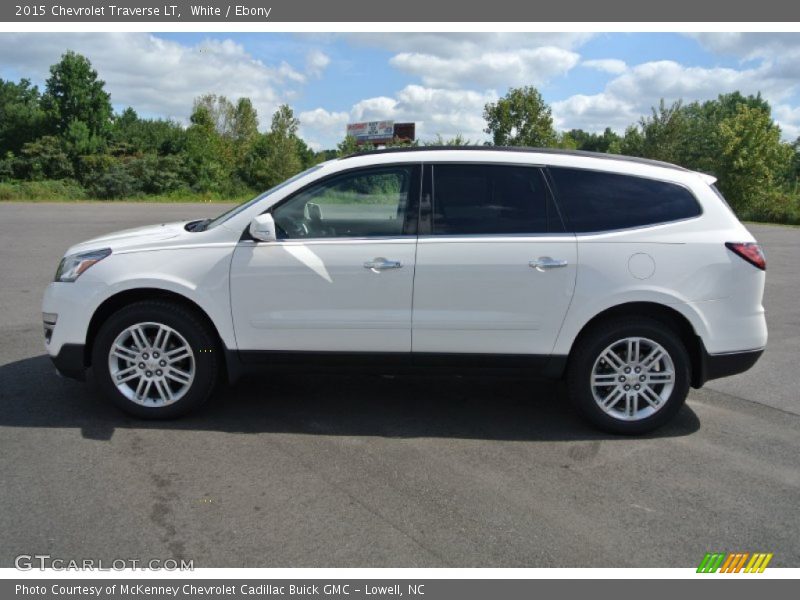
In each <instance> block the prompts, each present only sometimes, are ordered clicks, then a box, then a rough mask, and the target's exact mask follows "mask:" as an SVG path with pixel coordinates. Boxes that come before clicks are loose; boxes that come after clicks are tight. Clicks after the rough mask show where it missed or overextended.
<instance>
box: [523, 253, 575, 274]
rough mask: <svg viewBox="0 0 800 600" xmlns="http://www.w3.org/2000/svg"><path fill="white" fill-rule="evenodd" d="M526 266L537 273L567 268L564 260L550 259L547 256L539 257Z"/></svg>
mask: <svg viewBox="0 0 800 600" xmlns="http://www.w3.org/2000/svg"><path fill="white" fill-rule="evenodd" d="M528 266H529V267H531V268H532V269H536V270H537V271H547V270H548V269H559V268H561V267H566V266H567V261H566V260H560V259H556V258H550V257H549V256H540V257H539V258H537V259H536V260H532V261H531V262H529V263H528Z"/></svg>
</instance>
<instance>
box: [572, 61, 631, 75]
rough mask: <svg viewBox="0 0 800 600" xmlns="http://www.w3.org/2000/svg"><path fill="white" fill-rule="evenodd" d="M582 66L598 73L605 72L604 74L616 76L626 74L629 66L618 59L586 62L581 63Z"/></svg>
mask: <svg viewBox="0 0 800 600" xmlns="http://www.w3.org/2000/svg"><path fill="white" fill-rule="evenodd" d="M581 66H582V67H588V68H589V69H595V70H597V71H603V72H604V73H613V74H615V75H619V74H620V73H624V72H625V71H626V70H627V69H628V65H626V64H625V61H624V60H619V59H617V58H600V59H595V60H585V61H583V62H582V63H581Z"/></svg>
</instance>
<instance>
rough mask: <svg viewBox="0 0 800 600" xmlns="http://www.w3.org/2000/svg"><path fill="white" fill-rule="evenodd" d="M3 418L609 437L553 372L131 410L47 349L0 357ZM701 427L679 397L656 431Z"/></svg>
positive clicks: (20, 422) (296, 384)
mask: <svg viewBox="0 0 800 600" xmlns="http://www.w3.org/2000/svg"><path fill="white" fill-rule="evenodd" d="M0 426H5V427H53V428H65V427H73V428H76V429H80V430H81V433H82V435H83V436H84V437H85V438H90V439H94V440H109V439H111V437H112V436H113V434H114V430H115V429H117V428H137V429H175V430H198V431H204V430H208V431H222V432H237V433H270V432H279V433H296V434H311V435H333V436H381V437H399V438H415V437H444V438H464V439H487V440H507V441H535V440H551V441H558V440H562V441H577V440H599V439H609V438H613V437H614V436H611V435H607V434H603V433H601V432H598V431H596V430H594V429H593V428H591V427H590V426H588V425H586V424H585V423H584V422H583V421H582V420H581V419H579V418H578V417H577V416H576V414H575V413H574V411H573V410H572V409H571V408H570V407H569V405H568V404H567V402H566V400H565V399H564V397H563V393H562V392H561V391H560V389H559V386H558V385H557V384H555V383H552V382H540V381H531V380H525V379H519V378H518V379H510V378H497V377H491V378H490V377H444V376H442V377H431V376H416V375H415V376H410V375H405V376H397V377H388V376H376V375H351V376H345V375H324V374H310V373H302V372H294V373H286V374H275V373H269V374H265V375H264V376H262V377H257V376H250V377H248V378H245V379H243V380H242V381H240V382H239V383H238V384H237V385H235V386H233V387H228V386H221V388H220V389H219V391H218V392H217V393H216V395H215V397H214V398H212V400H211V401H210V402H209V404H208V405H206V406H204V407H203V408H201V409H200V410H199V411H198V412H196V413H194V414H192V415H189V416H187V417H184V418H182V419H175V420H170V421H144V420H140V419H135V418H132V417H128V416H126V415H124V414H123V413H121V412H119V411H118V410H117V409H116V408H115V407H113V406H111V405H110V404H109V403H108V402H107V401H105V400H103V399H102V398H101V397H100V396H99V394H98V392H96V391H95V390H94V387H93V386H91V385H90V384H84V383H79V382H74V381H70V380H66V379H62V378H60V377H58V376H57V375H56V374H55V373H54V370H53V366H52V363H51V362H50V360H49V358H47V357H46V356H37V357H35V358H29V359H25V360H20V361H16V362H12V363H8V364H5V365H0ZM697 429H699V421H698V419H697V416H696V415H695V413H694V412H693V411H692V410H691V408H689V407H688V406H685V407H684V408H683V409H682V410H681V412H680V413H679V414H678V416H677V417H676V418H675V419H674V420H673V421H672V422H671V423H669V424H668V425H667V426H665V427H663V428H661V429H660V430H658V431H656V432H654V433H653V434H651V436H652V437H675V436H683V435H688V434H691V433H693V432H694V431H696V430H697Z"/></svg>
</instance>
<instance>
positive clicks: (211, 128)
mask: <svg viewBox="0 0 800 600" xmlns="http://www.w3.org/2000/svg"><path fill="white" fill-rule="evenodd" d="M190 120H191V125H190V126H189V128H188V130H187V132H186V136H187V137H186V163H187V168H188V169H189V173H190V179H191V186H192V189H194V190H196V191H199V192H216V193H224V192H226V191H229V190H230V187H231V171H232V168H231V167H232V161H231V156H230V154H229V152H228V149H229V146H228V145H227V144H226V143H225V140H223V138H222V136H221V135H220V134H219V132H218V131H217V127H216V125H217V124H216V121H215V119H214V116H213V115H212V114H211V111H210V110H209V108H208V107H207V106H205V105H203V104H195V109H194V112H193V113H192V116H191V118H190Z"/></svg>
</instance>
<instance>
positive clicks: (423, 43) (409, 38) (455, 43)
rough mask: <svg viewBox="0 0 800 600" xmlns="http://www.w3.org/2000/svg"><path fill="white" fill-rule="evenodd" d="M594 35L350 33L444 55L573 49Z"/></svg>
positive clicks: (363, 40)
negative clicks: (529, 49)
mask: <svg viewBox="0 0 800 600" xmlns="http://www.w3.org/2000/svg"><path fill="white" fill-rule="evenodd" d="M594 35H595V34H593V33H581V32H539V33H516V32H508V33H505V32H480V33H464V32H453V33H402V34H396V35H391V34H389V35H387V34H385V33H348V34H345V37H346V38H347V39H348V40H350V41H351V42H353V43H356V44H360V45H366V46H373V47H379V48H383V49H385V50H389V51H391V52H408V51H409V48H413V51H414V52H419V53H421V54H432V55H434V56H441V57H451V58H453V57H463V56H469V55H474V54H477V53H483V52H492V51H508V50H514V49H518V48H536V47H539V46H552V47H556V48H562V49H565V50H574V49H576V48H578V47H580V46H582V45H583V44H585V43H586V42H587V41H589V40H590V39H591V38H592V37H594Z"/></svg>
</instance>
